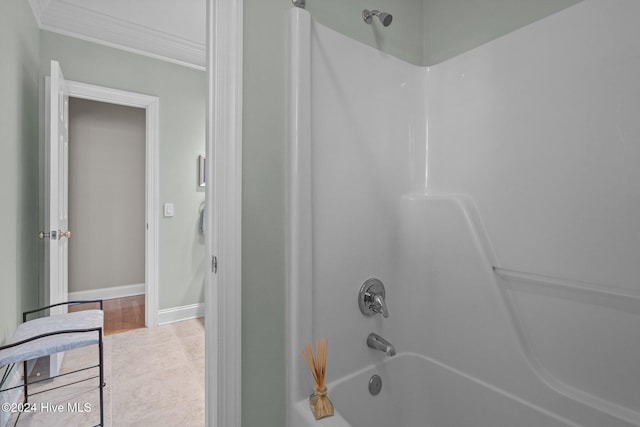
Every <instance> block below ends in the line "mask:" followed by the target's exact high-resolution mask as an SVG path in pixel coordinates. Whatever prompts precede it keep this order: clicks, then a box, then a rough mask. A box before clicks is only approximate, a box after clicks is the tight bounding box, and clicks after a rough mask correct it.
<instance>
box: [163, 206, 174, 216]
mask: <svg viewBox="0 0 640 427" xmlns="http://www.w3.org/2000/svg"><path fill="white" fill-rule="evenodd" d="M164 216H165V217H169V216H173V203H165V204H164Z"/></svg>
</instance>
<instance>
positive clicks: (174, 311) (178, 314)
mask: <svg viewBox="0 0 640 427" xmlns="http://www.w3.org/2000/svg"><path fill="white" fill-rule="evenodd" d="M202 316H204V303H198V304H190V305H183V306H182V307H173V308H165V309H162V310H159V311H158V325H166V324H168V323H174V322H181V321H183V320H189V319H197V318H198V317H202Z"/></svg>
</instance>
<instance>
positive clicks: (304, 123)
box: [285, 7, 313, 427]
mask: <svg viewBox="0 0 640 427" xmlns="http://www.w3.org/2000/svg"><path fill="white" fill-rule="evenodd" d="M287 24H288V25H287V27H288V41H287V42H288V49H287V82H288V83H287V84H288V88H287V89H288V96H287V110H286V116H287V119H288V122H287V171H286V172H287V174H286V176H287V180H286V181H287V193H286V195H287V210H286V224H287V228H286V230H287V231H286V233H287V234H286V247H285V258H286V298H287V301H286V310H287V312H286V337H287V339H286V342H285V362H286V363H285V365H286V386H285V411H286V425H287V426H289V427H293V426H295V425H297V424H296V420H295V419H294V413H295V406H296V404H297V402H300V401H301V400H303V399H304V398H305V397H306V396H307V395H308V394H306V390H307V388H306V384H305V380H306V379H307V375H308V374H307V372H306V366H304V362H303V360H302V358H301V357H300V349H301V348H303V346H304V343H305V342H307V340H309V339H310V337H312V336H313V319H312V317H311V316H309V315H308V314H307V312H308V310H309V309H308V307H312V306H313V295H312V287H311V283H312V282H313V280H312V279H313V277H312V272H313V271H312V270H313V268H312V258H313V254H312V252H313V247H312V243H313V239H312V209H311V204H312V200H311V197H312V194H313V193H312V186H311V184H312V179H311V171H312V169H311V15H310V14H309V13H308V12H307V11H305V10H303V9H301V8H298V7H294V8H291V9H290V10H289V15H288V19H287Z"/></svg>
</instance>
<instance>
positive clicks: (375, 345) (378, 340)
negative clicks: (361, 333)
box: [367, 332, 396, 356]
mask: <svg viewBox="0 0 640 427" xmlns="http://www.w3.org/2000/svg"><path fill="white" fill-rule="evenodd" d="M367 346H368V347H370V348H372V349H374V350H380V351H382V352H383V353H386V354H387V356H395V355H396V349H395V348H394V347H393V346H392V345H391V343H389V341H387V340H385V339H384V338H382V337H381V336H380V335H378V334H374V333H373V332H372V333H370V334H369V336H368V337H367Z"/></svg>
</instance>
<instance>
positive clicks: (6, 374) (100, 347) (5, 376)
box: [0, 299, 106, 427]
mask: <svg viewBox="0 0 640 427" xmlns="http://www.w3.org/2000/svg"><path fill="white" fill-rule="evenodd" d="M91 303H99V304H100V310H103V303H102V300H101V299H99V300H83V301H66V302H61V303H58V304H52V305H48V306H46V307H41V308H37V309H35V310H30V311H25V312H24V313H22V322H23V323H26V322H27V318H28V316H29V315H31V314H34V313H39V312H41V311H44V310H48V309H51V308H53V307H58V306H62V305H78V304H91ZM102 329H103V328H102V327H96V328H87V329H65V330H60V331H54V332H49V333H46V334H41V335H36V336H33V337H29V338H27V339H25V340H22V341H18V342H15V343H11V344H7V345H4V346H0V351H1V350H4V349H8V348H13V347H18V346H20V345H22V344H25V343H28V342H31V341H35V340H38V339H40V338H45V337H49V336H53V335H61V334H71V333H89V332H97V333H98V353H99V356H98V364H97V365H92V366H88V367H85V368H80V369H77V370H75V371H71V372H67V373H65V374H58V375H56V376H53V377H49V378H45V379H43V380H37V381H32V382H29V377H28V370H27V369H28V368H27V363H28V360H24V361H22V367H23V375H24V377H23V378H24V380H23V384H22V385H17V386H13V387H8V388H4V389H3V388H2V387H3V385H4V383H5V382H6V381H7V379H8V378H9V375H10V372H11V371H12V370H13V368H14V366H15V365H16V363H20V362H14V363H11V364H9V365H5V366H7V368H6V371H5V372H4V374H3V376H2V378H1V379H0V393H3V392H6V391H9V390H14V389H17V388H23V393H24V400H23V403H24V404H28V403H29V396H35V395H37V394H41V393H46V392H49V391H52V390H56V389H59V388H62V387H67V386H70V385H73V384H78V383H81V382H84V381H89V380H92V379H95V378H99V381H100V383H99V390H100V424H97V425H96V426H95V427H99V426H100V427H102V426H104V387H105V385H106V384H105V382H104V354H103V342H102V337H103V330H102ZM51 354H55V352H51V353H49V355H51ZM0 368H2V366H0ZM93 368H98V370H99V374H98V375H97V376H91V377H89V378H85V379H82V380H79V381H74V382H71V383H69V384H64V385H60V386H56V387H51V388H48V389H46V390H42V391H38V392H36V393H32V394H31V395H30V394H29V385H33V384H37V383H41V382H44V381H49V380H52V379H54V378H58V377H63V376H65V375H70V374H74V373H76V372H82V371H86V370H89V369H93ZM20 415H21V413H18V416H17V417H16V421H15V423H14V426H15V425H17V423H18V421H19V420H20Z"/></svg>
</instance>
